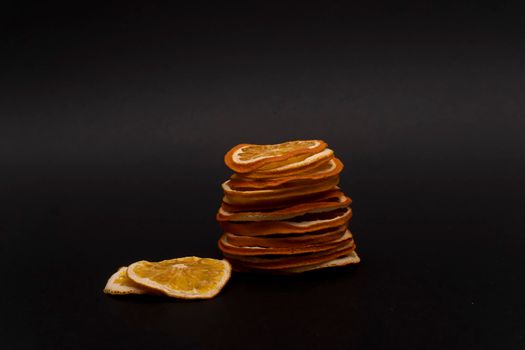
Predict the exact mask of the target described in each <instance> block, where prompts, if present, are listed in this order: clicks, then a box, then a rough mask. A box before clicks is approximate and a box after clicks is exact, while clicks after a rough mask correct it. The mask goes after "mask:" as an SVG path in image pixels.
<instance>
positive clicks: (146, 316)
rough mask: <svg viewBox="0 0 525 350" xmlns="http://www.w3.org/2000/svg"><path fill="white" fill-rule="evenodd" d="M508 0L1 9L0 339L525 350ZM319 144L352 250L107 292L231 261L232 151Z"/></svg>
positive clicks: (514, 58) (524, 96) (518, 81)
mask: <svg viewBox="0 0 525 350" xmlns="http://www.w3.org/2000/svg"><path fill="white" fill-rule="evenodd" d="M523 10H524V9H523V6H519V5H517V4H513V3H510V2H494V3H487V2H485V3H480V2H469V3H461V4H458V3H456V2H430V1H417V2H415V1H414V2H406V1H405V2H392V3H389V2H384V3H383V2H377V1H376V2H366V3H365V2H363V3H352V4H350V5H349V4H347V3H345V2H338V1H325V2H322V3H316V4H314V3H305V2H301V3H295V4H294V3H290V2H287V3H283V2H263V1H261V2H256V3H248V2H246V3H244V4H242V5H228V4H225V3H221V4H219V3H216V4H206V3H203V2H192V3H191V4H186V5H175V4H172V5H170V6H165V5H152V4H149V5H148V4H145V3H139V2H136V3H133V2H122V3H112V4H111V5H110V4H108V3H105V4H103V5H100V6H97V5H96V4H94V3H92V2H85V3H75V6H73V5H71V4H55V5H49V4H46V5H44V4H28V3H23V2H8V3H7V4H6V5H4V8H3V10H2V12H1V29H2V31H1V32H2V36H1V38H2V41H1V45H2V46H1V49H2V50H1V56H0V60H1V63H2V64H1V68H0V164H1V169H0V198H1V199H0V203H1V208H0V219H1V220H0V239H1V241H0V242H1V246H0V257H1V263H2V264H1V266H2V273H1V276H2V278H1V280H2V284H1V285H2V287H1V290H2V291H1V292H0V307H1V311H0V347H1V348H2V349H25V348H53V349H56V348H67V349H78V348H91V349H92V348H95V347H105V346H113V347H114V348H125V347H127V348H176V349H178V348H182V347H183V346H184V347H187V348H265V347H266V348H284V347H289V348H298V347H302V348H323V349H327V348H334V349H337V348H352V349H361V348H370V349H378V348H387V347H388V348H394V349H407V348H419V349H427V348H436V349H445V348H446V349H451V348H461V349H495V348H501V349H523V348H524V347H525V305H524V303H525V302H524V295H525V288H524V282H523V279H524V273H523V266H524V264H525V257H524V254H523V253H522V251H521V250H522V249H523V247H524V243H525V242H524V239H523V234H524V229H525V226H524V225H523V222H522V217H523V214H522V211H523V208H524V204H525V203H524V200H523V196H524V195H525V187H524V182H523V177H524V175H525V172H524V170H525V164H524V162H523V159H524V156H525V142H524V141H523V140H524V137H523V133H524V131H525V128H524V127H525V121H524V113H525V61H524V58H525V55H524V53H525V51H524V49H525V37H524V35H523V34H522V32H523V25H524V24H523V23H524V22H523V19H524V11H523ZM308 138H321V139H324V140H326V141H327V142H328V143H329V145H330V147H331V148H333V149H334V150H335V151H336V154H337V155H338V157H339V158H341V159H342V160H343V162H344V163H345V165H346V167H345V170H344V172H343V174H342V183H341V186H342V188H343V189H344V190H345V191H346V192H347V193H348V194H349V195H350V196H351V197H352V198H353V200H354V203H353V210H354V218H353V219H352V221H351V228H352V231H353V233H354V236H355V239H356V242H357V245H358V252H359V253H360V255H361V257H362V259H363V262H362V264H360V266H358V267H348V268H341V269H334V270H330V271H320V272H315V273H310V274H305V275H300V276H292V277H276V276H261V275H239V274H235V275H234V276H232V279H231V280H230V282H229V283H228V285H227V286H226V287H225V289H224V290H223V291H222V293H221V294H220V295H219V296H218V297H217V298H215V299H213V300H209V301H197V302H184V301H178V300H171V299H157V298H149V297H121V298H116V297H109V296H106V295H104V294H102V288H103V286H104V284H105V282H106V279H107V278H108V277H109V275H110V274H111V273H113V272H114V271H115V269H116V268H117V267H118V266H122V265H127V264H129V263H131V262H133V261H136V260H140V259H148V260H160V259H165V258H172V257H179V256H186V255H198V256H207V257H219V256H220V255H219V251H218V250H217V248H216V240H217V238H218V237H219V235H220V233H221V231H220V229H219V227H218V225H217V224H216V222H215V220H214V216H215V212H216V210H217V208H218V206H219V203H220V199H221V190H220V183H221V182H222V181H224V180H225V179H226V178H227V177H228V176H229V170H228V169H227V168H226V167H225V166H224V165H223V162H222V157H223V154H224V153H225V152H226V151H227V150H228V149H229V148H230V147H232V146H233V145H235V144H237V143H241V142H249V143H276V142H282V141H285V140H290V139H308Z"/></svg>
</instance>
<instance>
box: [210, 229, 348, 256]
mask: <svg viewBox="0 0 525 350" xmlns="http://www.w3.org/2000/svg"><path fill="white" fill-rule="evenodd" d="M351 240H352V234H351V233H350V231H348V230H347V231H346V232H345V233H344V234H343V236H341V237H339V238H338V239H336V240H333V241H330V242H325V243H322V244H310V245H304V244H302V245H296V246H293V247H281V248H267V247H239V246H236V245H233V244H231V242H229V241H228V236H226V235H222V237H221V239H220V240H219V243H218V244H219V248H220V250H221V251H222V252H223V253H224V254H230V255H238V256H260V255H275V254H280V255H296V254H304V253H315V252H322V251H325V250H330V249H334V248H336V247H338V246H339V245H340V244H341V243H342V242H350V241H351Z"/></svg>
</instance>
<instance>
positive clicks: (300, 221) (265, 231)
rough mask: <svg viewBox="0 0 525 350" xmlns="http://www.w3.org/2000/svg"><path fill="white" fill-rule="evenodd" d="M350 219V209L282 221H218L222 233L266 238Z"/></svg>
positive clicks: (340, 222) (333, 225)
mask: <svg viewBox="0 0 525 350" xmlns="http://www.w3.org/2000/svg"><path fill="white" fill-rule="evenodd" d="M351 218H352V209H350V208H345V209H336V210H332V211H329V212H324V213H315V214H305V215H302V216H297V217H295V218H292V219H290V220H284V221H253V222H251V221H246V222H242V223H239V222H233V221H220V222H219V224H220V225H221V227H222V228H223V230H224V231H226V232H230V233H233V234H236V235H241V236H268V235H282V234H289V233H305V232H309V231H317V230H323V229H326V228H332V227H337V226H341V225H344V224H346V223H347V222H348V221H349V220H350V219H351Z"/></svg>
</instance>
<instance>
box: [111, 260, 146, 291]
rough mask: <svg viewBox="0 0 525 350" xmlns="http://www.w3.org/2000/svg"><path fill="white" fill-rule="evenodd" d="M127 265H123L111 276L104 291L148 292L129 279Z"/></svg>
mask: <svg viewBox="0 0 525 350" xmlns="http://www.w3.org/2000/svg"><path fill="white" fill-rule="evenodd" d="M127 270H128V268H127V267H121V268H120V269H118V271H117V272H115V273H114V274H113V275H111V277H110V278H109V280H108V282H107V283H106V286H105V287H104V293H106V294H118V295H122V294H146V293H148V291H147V289H145V288H144V287H141V286H140V285H138V284H137V283H135V282H133V281H132V280H130V279H129V277H128V274H127Z"/></svg>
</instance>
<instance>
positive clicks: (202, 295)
mask: <svg viewBox="0 0 525 350" xmlns="http://www.w3.org/2000/svg"><path fill="white" fill-rule="evenodd" d="M127 273H128V277H129V278H130V279H131V280H133V281H134V282H135V283H137V284H139V285H141V286H144V287H146V288H150V289H153V290H156V291H159V292H161V293H163V294H166V295H168V296H170V297H175V298H183V299H209V298H213V297H214V296H215V295H217V294H218V293H219V292H220V291H221V289H222V288H223V287H224V285H225V284H226V282H228V280H229V278H230V275H231V266H230V263H228V261H226V260H217V259H209V258H199V257H196V256H190V257H184V258H177V259H170V260H164V261H160V262H149V261H145V260H142V261H138V262H136V263H133V264H131V265H130V266H129V267H128V271H127Z"/></svg>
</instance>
